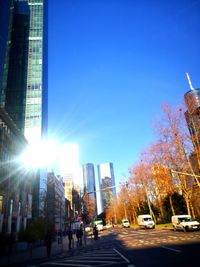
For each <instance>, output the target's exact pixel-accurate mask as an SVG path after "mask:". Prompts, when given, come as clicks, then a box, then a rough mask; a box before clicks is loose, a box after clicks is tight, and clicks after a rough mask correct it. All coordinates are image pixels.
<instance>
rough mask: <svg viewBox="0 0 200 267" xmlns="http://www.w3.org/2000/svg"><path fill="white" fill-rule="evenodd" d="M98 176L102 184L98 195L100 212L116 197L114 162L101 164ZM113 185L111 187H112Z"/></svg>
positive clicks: (98, 167)
mask: <svg viewBox="0 0 200 267" xmlns="http://www.w3.org/2000/svg"><path fill="white" fill-rule="evenodd" d="M97 169H98V178H99V186H100V194H99V196H98V201H99V202H100V203H98V214H99V213H101V212H102V211H105V210H106V209H107V208H109V206H110V205H111V204H112V203H113V201H114V199H115V198H116V187H115V176H114V168H113V163H111V162H107V163H103V164H99V165H98V166H97ZM110 187H111V188H110Z"/></svg>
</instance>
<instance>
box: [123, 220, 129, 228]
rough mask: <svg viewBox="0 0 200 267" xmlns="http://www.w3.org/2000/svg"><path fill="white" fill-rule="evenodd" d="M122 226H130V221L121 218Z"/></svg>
mask: <svg viewBox="0 0 200 267" xmlns="http://www.w3.org/2000/svg"><path fill="white" fill-rule="evenodd" d="M122 227H124V228H129V227H130V223H129V221H128V220H127V219H124V220H122Z"/></svg>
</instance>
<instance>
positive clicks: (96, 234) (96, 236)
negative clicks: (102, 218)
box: [93, 224, 98, 240]
mask: <svg viewBox="0 0 200 267" xmlns="http://www.w3.org/2000/svg"><path fill="white" fill-rule="evenodd" d="M93 235H94V240H97V239H98V229H97V226H96V224H95V226H94V228H93Z"/></svg>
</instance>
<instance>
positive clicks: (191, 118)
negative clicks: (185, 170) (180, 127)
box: [184, 74, 200, 157]
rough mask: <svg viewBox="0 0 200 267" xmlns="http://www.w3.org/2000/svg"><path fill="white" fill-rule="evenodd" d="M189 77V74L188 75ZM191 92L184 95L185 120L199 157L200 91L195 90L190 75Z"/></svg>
mask: <svg viewBox="0 0 200 267" xmlns="http://www.w3.org/2000/svg"><path fill="white" fill-rule="evenodd" d="M187 75H188V74H187ZM188 79H189V84H190V89H191V90H190V91H188V92H187V93H186V94H185V95H184V99H185V103H186V106H187V111H186V112H185V118H186V121H187V124H188V128H189V131H190V135H191V138H192V142H193V145H194V152H195V154H196V155H197V157H199V155H200V89H199V88H196V89H195V88H193V87H192V84H191V81H190V78H189V75H188Z"/></svg>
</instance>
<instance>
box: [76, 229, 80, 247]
mask: <svg viewBox="0 0 200 267" xmlns="http://www.w3.org/2000/svg"><path fill="white" fill-rule="evenodd" d="M76 238H77V247H79V246H80V229H76Z"/></svg>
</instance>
